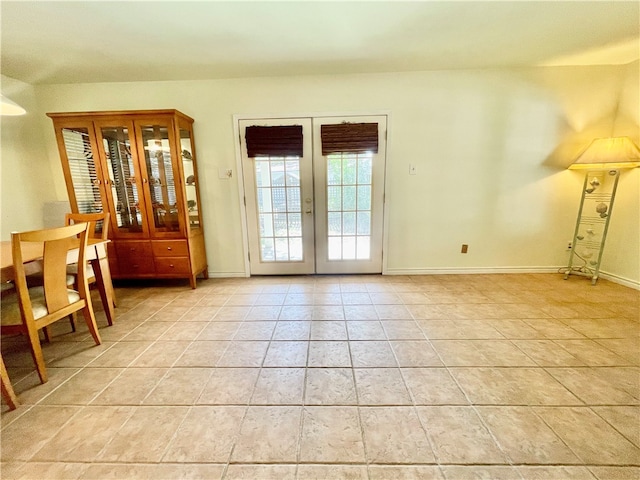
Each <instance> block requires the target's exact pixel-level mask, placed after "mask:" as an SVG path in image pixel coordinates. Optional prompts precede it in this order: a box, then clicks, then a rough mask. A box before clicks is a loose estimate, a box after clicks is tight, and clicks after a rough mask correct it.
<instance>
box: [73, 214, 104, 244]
mask: <svg viewBox="0 0 640 480" xmlns="http://www.w3.org/2000/svg"><path fill="white" fill-rule="evenodd" d="M110 219H111V214H110V213H108V212H101V213H67V214H66V215H65V224H66V225H74V224H76V223H82V222H87V223H88V224H89V228H88V229H87V231H88V236H89V238H98V239H101V240H106V239H107V238H108V237H109V221H110Z"/></svg>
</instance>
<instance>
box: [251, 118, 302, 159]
mask: <svg viewBox="0 0 640 480" xmlns="http://www.w3.org/2000/svg"><path fill="white" fill-rule="evenodd" d="M245 139H246V140H247V156H248V157H250V158H252V157H257V156H259V155H272V156H283V157H284V156H298V157H301V156H302V125H285V126H277V127H261V126H257V125H254V126H251V127H247V128H246V130H245Z"/></svg>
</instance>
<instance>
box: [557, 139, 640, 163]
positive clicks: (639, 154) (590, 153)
mask: <svg viewBox="0 0 640 480" xmlns="http://www.w3.org/2000/svg"><path fill="white" fill-rule="evenodd" d="M638 166H640V149H639V148H638V146H637V145H636V144H635V143H633V142H632V141H631V139H630V138H629V137H609V138H596V139H595V140H593V141H592V142H591V143H590V144H589V146H588V147H587V148H586V149H585V150H584V151H583V152H582V153H581V154H580V155H578V158H576V159H575V160H574V162H573V163H572V164H571V165H569V168H570V169H571V170H576V169H582V168H634V167H638Z"/></svg>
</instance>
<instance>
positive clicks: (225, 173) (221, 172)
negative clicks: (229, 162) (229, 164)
mask: <svg viewBox="0 0 640 480" xmlns="http://www.w3.org/2000/svg"><path fill="white" fill-rule="evenodd" d="M231 177H233V170H232V169H231V168H218V178H219V179H221V180H229V179H230V178H231Z"/></svg>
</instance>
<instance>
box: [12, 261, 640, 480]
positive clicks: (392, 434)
mask: <svg viewBox="0 0 640 480" xmlns="http://www.w3.org/2000/svg"><path fill="white" fill-rule="evenodd" d="M117 296H118V301H119V304H118V309H117V322H116V323H115V324H114V325H113V326H112V327H107V326H106V321H105V319H104V315H103V313H102V312H98V317H99V323H100V325H101V335H102V339H103V344H102V345H101V346H94V345H93V344H92V342H91V340H90V339H89V336H88V334H87V332H86V328H84V329H82V328H80V329H79V332H78V333H75V334H72V333H70V331H69V326H68V324H67V323H66V322H59V324H57V325H56V327H55V334H56V335H55V336H54V337H53V341H52V342H51V343H50V344H48V345H45V346H44V352H45V357H46V362H47V365H48V370H49V377H50V380H49V382H48V383H47V384H45V385H40V384H39V382H38V380H37V376H36V374H35V372H34V369H33V365H32V362H31V358H30V356H29V353H28V350H27V348H26V344H25V342H24V340H23V339H21V338H6V337H5V338H3V343H2V352H3V355H4V357H5V361H6V363H7V366H8V368H9V373H10V375H11V376H12V379H13V383H14V386H15V389H16V391H17V393H18V395H19V398H20V401H21V402H22V405H21V406H20V407H19V408H18V409H17V410H15V411H13V412H9V411H7V409H6V407H5V406H3V410H2V430H1V440H2V448H1V459H2V464H1V468H2V472H1V473H2V478H3V479H10V478H24V479H47V478H51V479H66V478H69V479H133V478H140V479H179V478H185V479H187V478H194V479H195V478H202V479H219V478H225V479H234V478H247V479H270V478H273V479H295V478H298V479H313V478H322V479H340V478H349V479H367V478H368V479H413V478H415V479H418V478H419V479H472V478H484V479H558V480H565V479H601V480H604V479H638V478H640V415H639V413H640V412H639V410H640V343H639V335H640V328H639V327H640V324H639V305H640V303H639V300H640V293H639V292H638V291H635V290H632V289H629V288H625V287H622V286H620V285H616V284H614V283H610V282H607V281H604V280H601V281H600V282H599V284H598V285H597V286H595V287H592V286H591V284H590V282H589V281H588V280H587V279H584V278H581V277H572V278H571V279H569V280H568V281H565V280H563V279H562V277H561V276H560V275H553V274H539V275H524V274H523V275H455V276H454V275H451V276H450V275H437V276H415V277H398V276H388V277H387V276H330V277H324V276H308V277H306V276H305V277H277V278H259V277H258V278H250V279H212V280H206V281H204V280H203V281H199V282H198V288H197V289H196V290H191V289H189V288H188V286H186V284H184V283H178V284H176V283H172V284H171V283H165V284H162V285H159V284H154V285H141V284H135V285H134V286H131V285H120V286H118V288H117ZM94 303H95V304H99V302H95V301H94Z"/></svg>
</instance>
